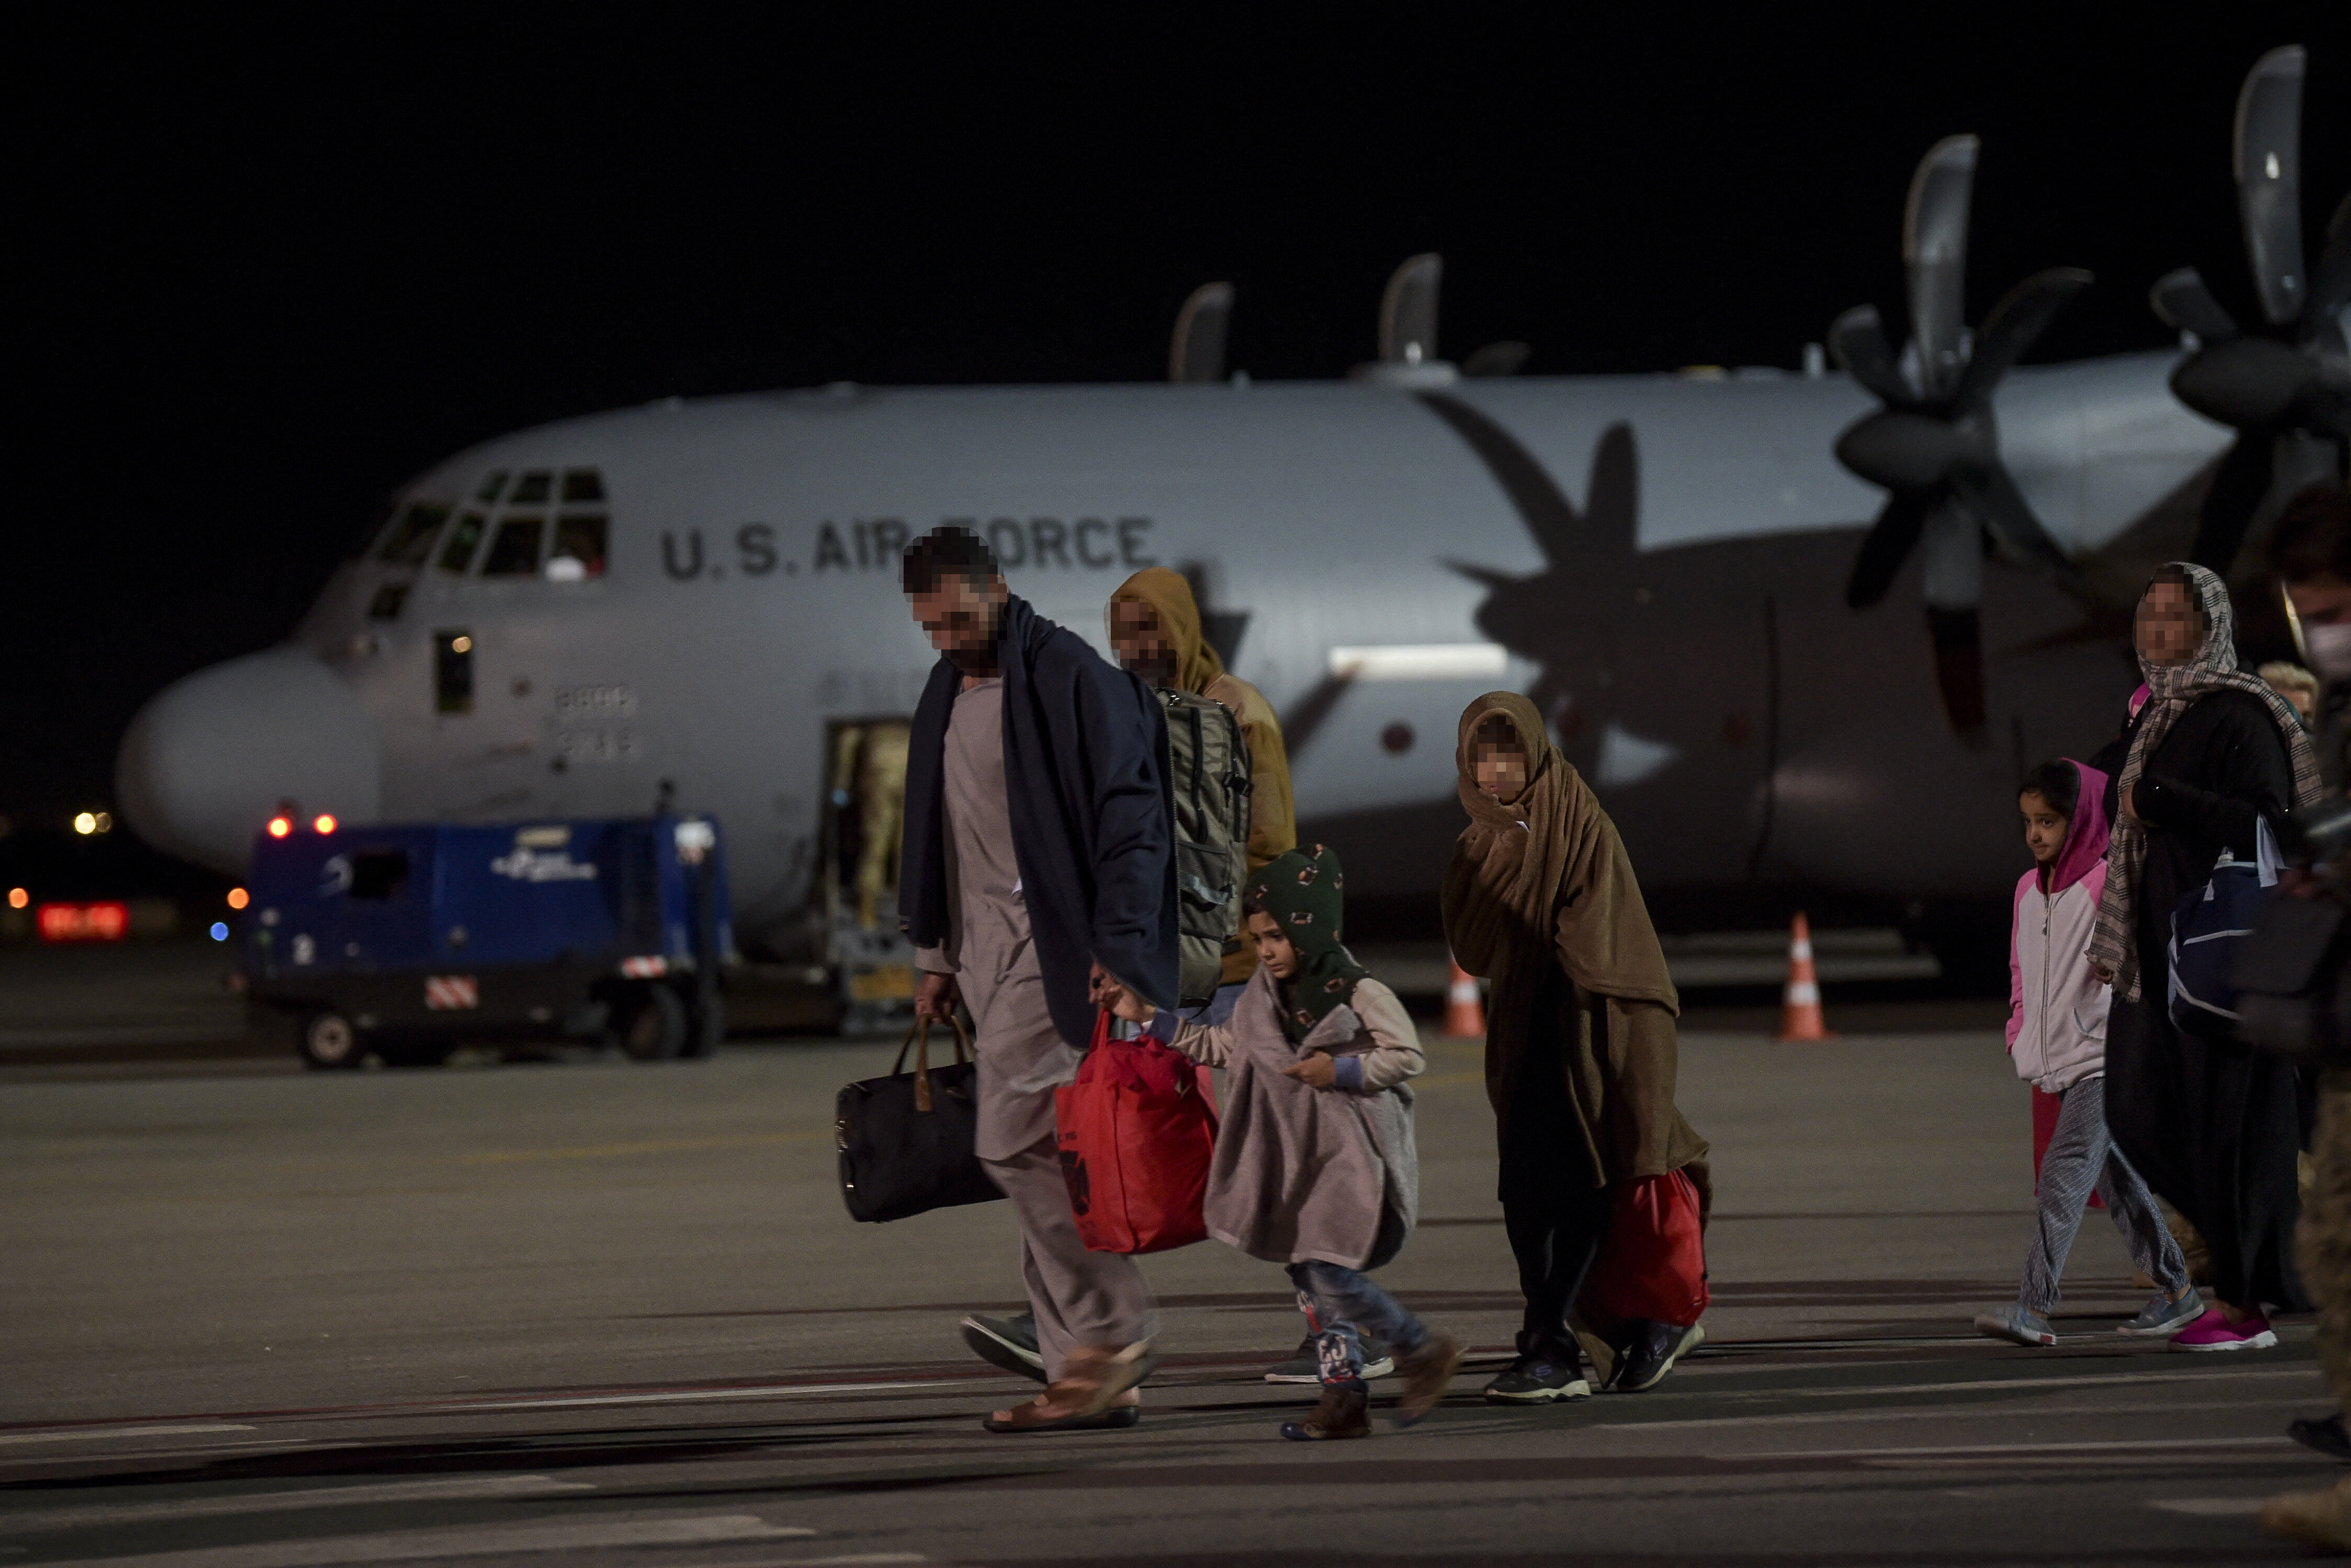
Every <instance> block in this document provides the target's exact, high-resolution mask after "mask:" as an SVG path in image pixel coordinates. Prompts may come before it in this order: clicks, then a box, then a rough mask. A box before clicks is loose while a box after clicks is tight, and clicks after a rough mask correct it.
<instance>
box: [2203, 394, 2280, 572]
mask: <svg viewBox="0 0 2351 1568" xmlns="http://www.w3.org/2000/svg"><path fill="white" fill-rule="evenodd" d="M2276 445H2277V437H2276V434H2275V433H2273V432H2272V431H2268V430H2247V431H2241V432H2240V433H2239V434H2238V436H2237V439H2236V440H2235V441H2234V442H2233V443H2231V445H2230V447H2229V450H2228V451H2227V453H2225V454H2224V455H2222V456H2221V458H2220V467H2219V468H2217V469H2215V470H2214V471H2213V474H2212V483H2211V484H2210V486H2207V487H2206V488H2205V491H2204V505H2203V507H2202V509H2201V511H2200V512H2199V515H2198V517H2197V519H2196V547H2195V549H2192V550H2190V551H2189V557H2188V559H2190V560H2192V561H2194V562H2195V563H2196V564H2197V565H2198V566H2200V567H2204V568H2206V569H2208V570H2212V571H2217V572H2219V573H2220V575H2221V576H2222V577H2227V576H2228V575H2229V568H2230V567H2231V566H2232V565H2233V564H2235V562H2236V559H2237V549H2238V547H2239V546H2241V545H2242V544H2243V543H2244V542H2245V533H2246V530H2248V529H2249V528H2252V524H2253V514H2254V513H2255V512H2256V511H2258V510H2260V508H2261V504H2262V497H2266V496H2267V495H2268V494H2269V493H2270V468H2271V465H2272V464H2273V462H2274V461H2275V456H2276V452H2275V448H2276Z"/></svg>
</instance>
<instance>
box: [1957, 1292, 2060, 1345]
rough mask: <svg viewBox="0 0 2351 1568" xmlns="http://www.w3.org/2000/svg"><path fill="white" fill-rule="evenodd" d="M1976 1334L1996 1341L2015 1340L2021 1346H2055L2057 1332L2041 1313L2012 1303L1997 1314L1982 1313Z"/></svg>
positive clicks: (1977, 1319) (1979, 1315) (1978, 1317)
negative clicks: (1986, 1335)
mask: <svg viewBox="0 0 2351 1568" xmlns="http://www.w3.org/2000/svg"><path fill="white" fill-rule="evenodd" d="M1976 1333H1981V1334H1990V1335H1991V1337H1992V1338H1994V1339H2008V1340H2014V1341H2015V1342H2016V1343H2019V1344H2029V1345H2033V1346H2036V1347H2037V1346H2040V1345H2048V1344H2055V1343H2057V1331H2056V1330H2054V1329H2053V1328H2051V1327H2050V1326H2049V1320H2048V1319H2047V1318H2044V1317H2043V1316H2042V1315H2041V1314H2040V1313H2039V1312H2032V1311H2030V1310H2028V1309H2026V1308H2024V1307H2021V1306H2017V1305H2015V1304H2014V1303H2011V1304H2010V1305H2008V1306H2005V1307H2002V1308H2001V1309H2000V1311H1998V1312H1982V1313H1979V1314H1978V1315H1977V1317H1976Z"/></svg>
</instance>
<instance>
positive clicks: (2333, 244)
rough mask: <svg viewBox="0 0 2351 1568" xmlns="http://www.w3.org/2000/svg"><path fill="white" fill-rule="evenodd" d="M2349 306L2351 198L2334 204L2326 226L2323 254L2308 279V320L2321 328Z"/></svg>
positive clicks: (2350, 290)
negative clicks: (2331, 215) (2333, 212)
mask: <svg viewBox="0 0 2351 1568" xmlns="http://www.w3.org/2000/svg"><path fill="white" fill-rule="evenodd" d="M2346 305H2351V195H2346V196H2345V197H2344V198H2343V199H2342V200H2341V201H2340V202H2337V203H2336V204H2335V215H2334V216H2333V217H2332V218H2329V219H2328V220H2327V223H2326V250H2325V254H2324V255H2322V256H2320V257H2319V258H2318V266H2317V267H2314V268H2313V269H2312V271H2311V275H2310V306H2309V310H2308V317H2309V319H2310V320H2311V321H2312V323H2313V324H2314V325H2318V326H2320V327H2322V329H2323V327H2324V324H2325V323H2327V322H2330V321H2332V320H2333V319H2335V316H2336V315H2338V314H2339V313H2340V312H2341V311H2342V309H2343V307H2344V306H2346Z"/></svg>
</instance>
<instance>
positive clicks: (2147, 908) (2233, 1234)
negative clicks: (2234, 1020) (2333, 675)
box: [2105, 691, 2303, 1308]
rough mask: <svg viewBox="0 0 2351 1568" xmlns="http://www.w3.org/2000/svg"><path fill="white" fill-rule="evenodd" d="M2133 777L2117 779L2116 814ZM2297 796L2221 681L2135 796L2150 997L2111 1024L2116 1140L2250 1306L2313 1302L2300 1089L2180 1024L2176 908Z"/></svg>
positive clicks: (2281, 743) (2178, 726) (2270, 724)
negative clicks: (2304, 1267) (2303, 1253)
mask: <svg viewBox="0 0 2351 1568" xmlns="http://www.w3.org/2000/svg"><path fill="white" fill-rule="evenodd" d="M2142 717H2144V715H2143V714H2142ZM2133 727H2134V728H2136V727H2137V726H2136V724H2134V726H2133ZM2120 773H2121V769H2120V768H2116V778H2115V779H2110V780H2109V781H2108V784H2107V803H2108V809H2109V810H2112V809H2113V808H2114V805H2115V803H2116V797H2117V795H2118V794H2119V779H2120ZM2293 800H2294V765H2293V761H2292V759H2291V758H2289V757H2288V755H2287V752H2286V747H2285V738H2284V737H2283V735H2281V734H2280V733H2279V731H2278V727H2277V721H2276V719H2275V718H2273V716H2271V712H2270V709H2269V707H2268V706H2267V705H2266V704H2264V703H2263V702H2262V700H2261V699H2260V698H2258V697H2256V696H2254V695H2252V694H2251V693H2248V692H2240V691H2222V692H2214V693H2211V694H2210V695H2206V696H2203V697H2200V698H2199V699H2198V700H2197V701H2195V702H2194V703H2192V704H2190V705H2189V708H2188V711H2187V712H2185V713H2183V714H2181V715H2180V716H2179V720H2178V722H2177V723H2175V724H2174V725H2173V726H2172V727H2171V732H2170V733H2169V734H2168V735H2166V736H2165V737H2163V743H2162V744H2161V745H2160V746H2158V747H2156V748H2155V754H2154V755H2153V756H2152V757H2150V758H2147V768H2146V769H2145V771H2144V773H2143V775H2142V777H2141V778H2140V779H2139V782H2138V788H2137V791H2136V793H2135V795H2134V797H2133V803H2134V805H2135V806H2136V808H2137V812H2138V815H2139V817H2140V819H2141V820H2142V821H2145V822H2146V823H2147V860H2146V863H2145V865H2144V866H2143V868H2142V869H2141V873H2140V876H2139V884H2138V888H2137V900H2136V903H2135V904H2134V910H2135V915H2136V921H2135V924H2136V925H2137V933H2136V935H2137V941H2138V960H2139V993H2140V1000H2139V1001H2137V1003H2129V1002H2125V1001H2123V1000H2121V999H2120V998H2116V1002H2115V1004H2114V1009H2113V1013H2112V1015H2111V1016H2110V1018H2109V1019H2108V1023H2107V1032H2106V1080H2105V1103H2106V1121H2107V1124H2108V1126H2109V1128H2110V1129H2111V1130H2112V1132H2113V1134H2114V1138H2115V1143H2116V1145H2117V1146H2118V1147H2120V1148H2121V1150H2122V1151H2123V1155H2124V1157H2125V1158H2126V1159H2128V1160H2129V1161H2130V1163H2131V1164H2132V1165H2133V1166H2136V1167H2137V1170H2138V1172H2139V1174H2140V1175H2141V1176H2145V1177H2146V1178H2147V1185H2148V1186H2151V1187H2153V1188H2154V1189H2155V1190H2156V1191H2157V1192H2158V1193H2159V1194H2161V1195H2162V1196H2163V1197H2165V1198H2166V1199H2168V1201H2169V1202H2170V1203H2171V1205H2172V1207H2175V1208H2177V1209H2179V1211H2180V1212H2181V1213H2182V1214H2184V1215H2186V1216H2187V1217H2188V1218H2189V1222H2190V1223H2192V1224H2193V1225H2194V1226H2195V1227H2196V1228H2197V1229H2198V1230H2199V1231H2201V1232H2202V1233H2203V1236H2204V1239H2205V1240H2206V1242H2207V1243H2208V1244H2209V1245H2210V1249H2211V1253H2212V1289H2213V1291H2214V1293H2216V1294H2217V1295H2219V1296H2220V1299H2221V1300H2222V1301H2229V1302H2231V1303H2233V1304H2236V1305H2240V1306H2251V1305H2254V1304H2257V1303H2260V1302H2264V1301H2265V1302H2269V1303H2271V1304H2273V1305H2276V1306H2282V1307H2287V1308H2294V1307H2298V1306H2300V1305H2301V1304H2302V1302H2303V1294H2302V1287H2301V1282H2300V1279H2299V1277H2298V1276H2297V1275H2296V1273H2295V1271H2294V1217H2295V1215H2296V1214H2297V1213H2298V1212H2299V1210H2300V1199H2299V1196H2298V1194H2297V1192H2296V1189H2295V1173H2294V1155H2295V1153H2296V1152H2297V1151H2298V1149H2299V1148H2300V1146H2301V1113H2300V1103H2299V1094H2300V1090H2299V1085H2298V1083H2297V1082H2296V1079H2295V1075H2294V1069H2293V1068H2292V1067H2291V1066H2290V1065H2289V1064H2288V1063H2287V1062H2286V1061H2285V1060H2284V1059H2283V1057H2279V1056H2276V1055H2273V1054H2272V1053H2271V1052H2268V1051H2241V1050H2238V1049H2236V1048H2234V1047H2229V1046H2212V1045H2207V1044H2205V1043H2204V1042H2203V1041H2201V1040H2197V1039H2195V1038H2193V1037H2192V1036H2187V1035H2182V1034H2180V1033H2179V1031H2178V1030H2174V1029H2173V1028H2172V1027H2171V1019H2170V1012H2169V1009H2168V998H2167V996H2166V976H2167V974H2168V963H2167V948H2168V943H2169V939H2170V931H2171V916H2172V914H2173V912H2174V911H2175V910H2177V909H2178V908H2179V904H2180V901H2181V900H2182V899H2184V898H2185V897H2187V896H2188V894H2190V893H2193V892H2194V891H2195V890H2197V889H2198V888H2200V887H2202V886H2203V885H2204V884H2205V883H2207V882H2208V881H2210V879H2211V875H2212V862H2214V861H2216V860H2218V859H2219V858H2220V852H2221V851H2222V850H2223V849H2227V850H2231V851H2233V852H2235V853H2236V854H2238V855H2240V856H2241V857H2243V858H2245V859H2248V860H2250V859H2252V855H2253V852H2254V846H2255V831H2256V829H2255V819H2256V817H2266V818H2268V819H2269V821H2270V824H2271V826H2272V828H2273V829H2274V828H2275V827H2276V826H2277V824H2278V823H2279V822H2281V821H2283V820H2284V817H2285V813H2286V810H2287V808H2288V806H2289V805H2290V804H2291V803H2292V801H2293Z"/></svg>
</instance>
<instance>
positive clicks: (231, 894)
mask: <svg viewBox="0 0 2351 1568" xmlns="http://www.w3.org/2000/svg"><path fill="white" fill-rule="evenodd" d="M252 902H253V894H249V893H247V892H246V891H245V889H243V888H241V887H232V888H230V889H229V890H228V906H229V907H230V908H231V909H243V908H244V907H245V906H246V904H251V903H252Z"/></svg>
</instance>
